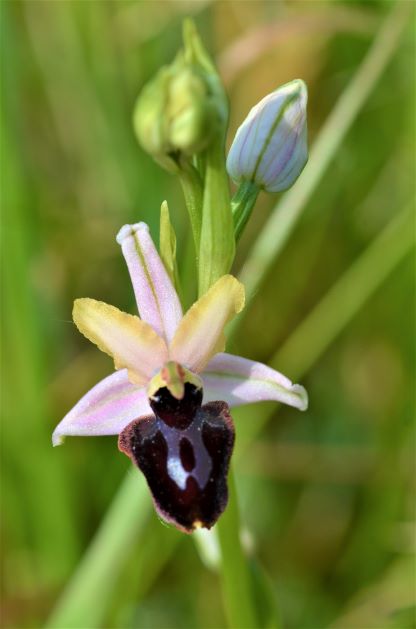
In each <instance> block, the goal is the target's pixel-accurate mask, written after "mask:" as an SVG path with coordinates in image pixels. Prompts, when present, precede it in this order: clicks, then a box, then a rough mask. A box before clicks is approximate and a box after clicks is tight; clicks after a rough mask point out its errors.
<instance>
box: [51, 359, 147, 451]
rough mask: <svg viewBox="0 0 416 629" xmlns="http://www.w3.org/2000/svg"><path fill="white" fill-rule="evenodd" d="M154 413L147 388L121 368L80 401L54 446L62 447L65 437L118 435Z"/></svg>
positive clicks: (60, 427) (54, 439) (60, 426)
mask: <svg viewBox="0 0 416 629" xmlns="http://www.w3.org/2000/svg"><path fill="white" fill-rule="evenodd" d="M151 412H152V411H151V408H150V406H149V402H148V400H147V395H146V390H145V388H144V387H138V386H137V385H134V384H131V382H130V381H129V379H128V374H127V369H122V370H120V371H116V372H115V373H113V374H111V376H108V377H107V378H104V380H101V382H99V383H98V384H96V385H95V386H94V387H93V388H92V389H91V390H90V391H88V393H86V394H85V395H84V397H82V398H81V399H80V401H79V402H78V403H77V404H76V405H75V406H74V408H73V409H72V410H71V411H69V413H68V414H67V415H66V416H65V417H64V419H63V420H62V421H61V422H60V423H59V424H58V426H57V427H56V428H55V431H54V433H53V435H52V443H53V445H54V446H59V445H61V443H62V442H63V441H64V438H65V437H66V436H76V435H77V436H82V437H94V436H98V435H117V434H118V433H120V432H121V431H122V430H123V429H124V428H125V427H126V426H127V425H128V424H129V423H130V422H132V421H133V420H134V419H137V418H138V417H141V416H142V415H149V414H150V413H151Z"/></svg>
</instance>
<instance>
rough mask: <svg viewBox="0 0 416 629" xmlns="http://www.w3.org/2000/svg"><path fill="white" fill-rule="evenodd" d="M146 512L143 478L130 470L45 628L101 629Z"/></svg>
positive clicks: (147, 502)
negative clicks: (94, 628)
mask: <svg viewBox="0 0 416 629" xmlns="http://www.w3.org/2000/svg"><path fill="white" fill-rule="evenodd" d="M150 511H151V501H150V498H149V495H148V489H147V485H146V482H145V480H144V477H143V476H142V475H141V474H139V473H137V471H136V470H132V471H130V472H129V473H128V474H127V476H126V478H125V480H124V481H123V483H122V485H121V487H120V489H119V490H118V492H117V495H116V496H115V498H114V500H113V502H112V503H111V506H110V508H109V510H108V511H107V514H106V515H105V517H104V519H103V521H102V523H101V526H100V528H99V530H98V533H97V534H96V535H95V537H94V539H93V541H92V542H91V544H90V546H89V548H88V550H87V552H86V553H85V555H84V558H83V559H82V561H81V563H80V564H79V566H78V568H77V570H76V572H75V574H74V576H73V578H72V580H71V582H70V584H69V586H68V587H67V588H66V590H65V591H64V594H63V596H62V598H61V599H60V601H59V602H58V605H57V607H56V609H55V611H54V613H53V614H52V616H51V618H50V619H49V622H48V623H47V625H46V626H47V627H50V628H51V629H58V628H62V629H79V628H80V627H88V628H89V629H92V628H93V627H100V626H102V620H103V618H104V617H105V614H106V612H107V609H108V605H109V603H110V601H111V594H112V592H113V589H114V588H115V586H116V584H117V579H118V577H119V574H120V572H121V571H122V569H123V566H124V564H125V561H126V558H127V557H128V556H129V552H130V549H131V548H132V545H133V540H134V539H138V538H139V537H140V534H141V533H142V531H143V529H144V525H145V522H146V520H147V517H148V516H149V513H150ZM144 543H145V542H144Z"/></svg>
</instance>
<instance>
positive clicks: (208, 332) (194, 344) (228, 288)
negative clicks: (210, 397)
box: [169, 275, 244, 399]
mask: <svg viewBox="0 0 416 629" xmlns="http://www.w3.org/2000/svg"><path fill="white" fill-rule="evenodd" d="M243 307H244V287H243V285H242V284H241V283H240V282H239V281H238V280H236V279H235V277H233V276H232V275H224V276H223V277H221V278H220V279H219V280H218V281H217V282H215V284H214V285H213V286H211V288H210V289H209V291H208V292H207V293H205V295H203V296H202V297H201V298H200V299H198V301H197V302H196V303H195V304H194V305H193V306H192V307H191V308H190V309H189V310H188V312H187V313H186V315H185V316H184V318H183V319H182V321H181V322H180V324H179V327H178V329H177V331H176V334H175V336H174V338H173V341H172V343H171V345H170V348H169V354H170V358H171V360H176V361H177V362H178V363H181V364H183V365H185V366H186V367H188V368H189V369H191V371H195V372H197V373H198V372H200V371H202V370H203V369H204V367H205V365H206V364H207V363H208V361H209V360H210V358H212V356H214V355H215V354H216V353H217V352H221V351H222V350H223V349H224V347H225V337H224V326H225V325H226V324H227V323H228V321H230V319H232V318H233V317H234V315H235V314H237V313H238V312H240V311H241V310H242V309H243ZM217 399H222V398H217Z"/></svg>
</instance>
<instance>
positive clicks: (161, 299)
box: [117, 223, 182, 342]
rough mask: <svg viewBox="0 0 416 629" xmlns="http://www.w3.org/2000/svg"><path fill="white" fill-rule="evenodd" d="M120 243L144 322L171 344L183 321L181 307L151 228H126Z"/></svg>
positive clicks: (131, 226)
mask: <svg viewBox="0 0 416 629" xmlns="http://www.w3.org/2000/svg"><path fill="white" fill-rule="evenodd" d="M117 242H118V243H119V245H121V249H122V251H123V255H124V258H125V260H126V262H127V267H128V269H129V273H130V277H131V281H132V284H133V289H134V294H135V296H136V302H137V308H138V310H139V314H140V317H141V319H142V320H143V321H146V323H148V324H149V325H151V326H152V328H153V329H154V330H155V332H157V334H158V335H159V336H160V337H162V338H164V339H165V340H166V342H169V341H171V340H172V338H173V335H174V334H175V331H176V328H177V327H178V325H179V322H180V320H181V319H182V308H181V304H180V301H179V297H178V295H177V293H176V290H175V288H174V286H173V284H172V282H171V280H170V277H169V275H168V274H167V272H166V269H165V267H164V264H163V262H162V260H161V259H160V256H159V254H158V252H157V250H156V247H155V245H154V243H153V240H152V238H151V236H150V233H149V228H148V226H147V225H146V223H136V224H135V225H124V227H122V228H121V229H120V231H119V233H118V235H117Z"/></svg>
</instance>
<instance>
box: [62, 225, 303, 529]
mask: <svg viewBox="0 0 416 629" xmlns="http://www.w3.org/2000/svg"><path fill="white" fill-rule="evenodd" d="M117 242H118V243H119V244H120V245H121V248H122V251H123V255H124V257H125V260H126V263H127V267H128V270H129V273H130V277H131V281H132V284H133V289H134V293H135V297H136V301H137V307H138V311H139V314H140V318H139V317H137V316H133V315H130V314H127V313H124V312H121V311H120V310H118V309H117V308H115V307H114V306H110V305H108V304H105V303H103V302H99V301H95V300H93V299H77V300H76V301H75V304H74V310H73V318H74V322H75V324H76V326H77V327H78V329H79V330H80V332H82V334H84V335H85V336H86V337H87V338H88V339H89V340H90V341H92V342H93V343H95V344H96V345H97V346H98V348H99V349H101V350H102V351H104V352H105V353H107V354H109V355H110V356H111V357H112V358H113V359H114V364H115V369H116V371H115V373H113V374H111V375H110V376H108V377H106V378H104V380H102V381H101V382H99V383H98V384H97V385H95V386H94V387H93V388H92V389H91V390H90V391H89V392H88V393H87V394H86V395H85V396H84V397H83V398H82V399H81V400H80V401H79V402H78V403H77V404H76V405H75V406H74V408H73V409H72V410H71V411H70V412H69V413H68V414H67V415H66V417H65V418H64V419H63V420H62V421H61V422H60V423H59V425H58V426H57V427H56V429H55V431H54V433H53V437H52V441H53V444H54V445H59V444H61V443H62V442H63V439H64V438H65V437H66V436H69V435H71V436H73V435H80V436H96V435H116V434H118V435H119V448H120V450H121V451H122V452H124V453H125V454H127V455H128V456H129V457H130V458H131V459H132V461H133V462H134V463H135V464H136V465H137V466H138V467H139V468H140V469H141V470H142V472H143V473H144V475H145V477H146V480H147V482H148V485H149V487H150V489H151V492H152V496H153V500H154V503H155V507H156V510H157V512H158V513H159V515H160V516H161V517H162V518H163V519H164V520H166V521H168V522H170V523H173V524H174V525H175V526H176V527H178V528H179V529H181V530H183V531H185V532H192V531H193V530H194V529H195V528H198V527H200V526H204V527H206V528H210V527H211V526H212V525H213V524H214V523H215V522H216V520H217V519H218V517H219V515H220V514H221V513H222V511H223V510H224V508H225V506H226V503H227V484H226V478H227V472H228V466H229V460H230V456H231V452H232V448H233V443H234V427H233V422H232V419H231V416H230V413H229V407H233V406H239V405H242V404H249V403H253V402H258V401H261V400H275V401H279V402H283V403H285V404H289V405H290V406H294V407H296V408H298V409H300V410H305V409H306V407H307V394H306V391H305V390H304V388H303V387H301V386H300V385H297V384H292V382H290V380H288V378H286V377H285V376H283V375H282V374H280V373H278V372H277V371H274V370H273V369H271V368H269V367H267V366H266V365H263V364H261V363H258V362H254V361H251V360H248V359H246V358H241V357H240V356H234V355H231V354H227V353H224V349H225V337H224V327H225V325H226V324H227V322H228V321H230V320H231V318H232V317H234V316H235V314H237V313H238V312H240V311H241V310H242V308H243V306H244V287H243V285H242V284H241V283H240V282H239V281H238V280H237V279H236V278H234V277H233V276H231V275H224V276H223V277H221V278H220V279H219V280H218V281H217V282H216V283H215V284H214V285H213V286H211V288H210V289H209V290H208V292H207V293H205V295H203V296H202V297H201V298H200V299H199V300H198V301H197V302H196V303H194V304H193V306H192V307H191V308H190V309H189V310H188V312H187V313H186V314H185V315H183V313H182V307H181V304H180V301H179V298H178V295H177V293H176V290H175V288H174V286H173V284H172V282H171V280H170V277H169V275H168V273H167V272H166V269H165V267H164V265H163V262H162V260H161V258H160V257H159V254H158V252H157V250H156V247H155V245H154V243H153V241H152V238H151V236H150V233H149V229H148V227H147V225H146V224H145V223H138V224H135V225H125V226H124V227H123V228H122V229H121V230H120V232H119V234H118V236H117ZM202 401H203V402H204V404H203V405H202Z"/></svg>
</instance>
